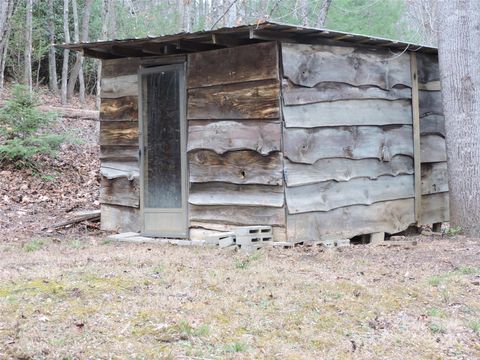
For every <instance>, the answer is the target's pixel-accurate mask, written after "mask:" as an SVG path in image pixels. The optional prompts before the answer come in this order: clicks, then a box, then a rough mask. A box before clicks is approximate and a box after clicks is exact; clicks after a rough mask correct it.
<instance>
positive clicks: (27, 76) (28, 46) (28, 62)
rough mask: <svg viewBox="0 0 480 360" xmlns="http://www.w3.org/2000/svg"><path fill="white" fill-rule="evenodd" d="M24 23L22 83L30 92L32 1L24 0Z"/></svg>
mask: <svg viewBox="0 0 480 360" xmlns="http://www.w3.org/2000/svg"><path fill="white" fill-rule="evenodd" d="M25 5H26V23H25V53H24V66H25V75H24V81H25V84H27V86H28V88H29V89H30V91H31V90H32V7H33V4H32V0H26V4H25Z"/></svg>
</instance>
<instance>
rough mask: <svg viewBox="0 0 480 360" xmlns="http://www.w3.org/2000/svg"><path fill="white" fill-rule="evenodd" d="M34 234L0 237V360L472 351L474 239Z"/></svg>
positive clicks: (408, 355) (471, 355) (478, 306)
mask: <svg viewBox="0 0 480 360" xmlns="http://www.w3.org/2000/svg"><path fill="white" fill-rule="evenodd" d="M40 242H41V243H42V244H39V241H37V240H31V241H29V242H27V243H25V244H24V246H23V247H22V246H20V245H17V244H15V243H9V244H0V313H1V314H2V316H1V317H0V339H2V345H1V346H0V358H58V359H67V358H72V359H77V358H124V357H125V353H126V352H128V354H129V355H128V356H129V357H130V358H138V359H150V358H152V359H156V358H162V359H165V358H166V359H177V358H184V359H257V358H282V359H340V360H342V359H353V358H355V359H373V360H375V359H385V358H392V359H399V358H401V359H407V360H410V359H427V358H435V359H438V358H442V359H447V358H452V356H453V358H455V357H456V358H464V359H475V358H480V347H479V346H478V336H479V333H480V321H479V319H480V287H479V286H477V285H474V284H472V278H476V276H477V274H479V268H480V259H479V257H478V253H479V251H480V243H478V242H469V243H468V244H467V245H466V244H465V243H464V242H463V243H462V242H461V241H455V242H451V241H448V240H445V241H439V242H435V243H421V242H420V243H419V245H417V246H416V247H414V248H410V249H408V250H407V249H402V248H398V247H395V248H393V247H392V248H385V247H382V248H380V247H370V246H364V245H359V246H355V247H350V248H343V249H342V250H341V251H336V250H329V251H325V252H321V251H320V250H319V249H318V248H307V249H303V248H295V249H287V250H283V249H269V250H262V251H260V252H256V253H254V254H251V255H245V254H242V253H232V252H225V251H219V250H218V249H212V248H190V247H189V248H186V247H185V248H184V247H173V246H154V245H152V244H127V243H125V244H123V243H117V242H112V243H104V242H102V241H101V238H99V239H93V240H91V241H88V240H84V239H79V240H71V241H68V240H62V241H57V242H54V241H47V240H44V241H40ZM27 246H28V247H31V248H32V249H34V250H31V251H26V248H27ZM406 274H407V275H406ZM2 346H3V347H2ZM452 351H455V355H452V354H453V353H452Z"/></svg>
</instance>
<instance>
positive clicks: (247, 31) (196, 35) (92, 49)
mask: <svg viewBox="0 0 480 360" xmlns="http://www.w3.org/2000/svg"><path fill="white" fill-rule="evenodd" d="M272 40H278V41H284V42H294V43H304V44H327V45H356V46H370V47H383V48H388V49H392V50H395V51H418V52H426V53H436V52H437V48H435V47H432V46H427V45H421V44H413V43H407V42H402V41H397V40H391V39H385V38H380V37H373V36H366V35H360V34H354V33H347V32H342V31H333V30H328V29H317V28H312V27H305V26H298V25H290V24H282V23H277V22H261V23H258V24H251V25H241V26H236V27H230V28H220V29H215V30H208V31H197V32H193V33H185V32H182V33H178V34H173V35H163V36H149V37H146V38H131V39H121V40H108V41H97V42H87V43H82V42H80V43H71V44H61V45H57V46H58V47H61V48H66V49H71V50H75V51H82V52H83V53H84V55H85V56H88V57H94V58H100V59H116V58H123V57H146V56H158V55H168V54H183V53H189V52H196V51H206V50H214V49H221V48H225V47H232V46H238V45H245V44H250V43H256V42H263V41H272Z"/></svg>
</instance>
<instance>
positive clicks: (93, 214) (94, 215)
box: [42, 210, 100, 230]
mask: <svg viewBox="0 0 480 360" xmlns="http://www.w3.org/2000/svg"><path fill="white" fill-rule="evenodd" d="M87 220H88V221H99V220H100V210H92V211H83V212H82V213H81V214H79V215H75V216H74V217H73V218H71V219H68V220H65V221H61V222H59V223H56V224H53V225H50V226H46V227H44V228H42V230H46V229H59V228H62V227H67V226H69V225H73V224H78V223H80V222H83V221H87Z"/></svg>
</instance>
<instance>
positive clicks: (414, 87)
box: [410, 52, 422, 224]
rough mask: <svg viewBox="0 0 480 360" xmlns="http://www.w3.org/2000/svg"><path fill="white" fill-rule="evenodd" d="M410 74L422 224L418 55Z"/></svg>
mask: <svg viewBox="0 0 480 360" xmlns="http://www.w3.org/2000/svg"><path fill="white" fill-rule="evenodd" d="M410 72H411V75H412V119H413V162H414V169H415V173H414V174H415V175H414V176H415V182H414V184H415V221H416V223H417V224H420V223H421V218H422V213H421V209H422V173H421V162H422V159H421V158H420V155H421V149H420V106H419V96H418V72H417V54H416V53H414V52H411V53H410Z"/></svg>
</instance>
